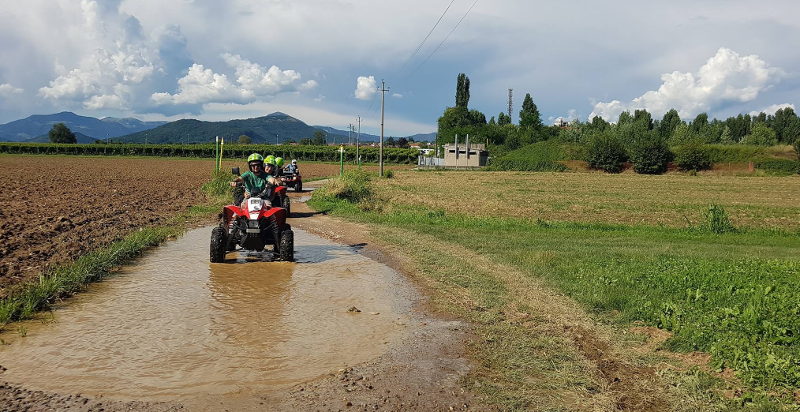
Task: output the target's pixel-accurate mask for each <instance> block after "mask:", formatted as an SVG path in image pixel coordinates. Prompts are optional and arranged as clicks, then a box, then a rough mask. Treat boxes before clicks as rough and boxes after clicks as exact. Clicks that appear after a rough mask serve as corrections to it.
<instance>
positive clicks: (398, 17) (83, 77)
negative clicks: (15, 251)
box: [0, 0, 800, 135]
mask: <svg viewBox="0 0 800 412" xmlns="http://www.w3.org/2000/svg"><path fill="white" fill-rule="evenodd" d="M653 3H656V2H641V1H613V2H594V1H561V2H542V1H491V2H490V1H487V0H477V1H476V0H425V1H422V0H406V1H402V2H401V1H381V0H370V1H367V0H351V1H346V0H305V1H304V0H293V1H291V0H232V1H226V2H220V1H212V0H135V1H124V0H109V1H90V0H82V1H79V0H25V1H22V0H19V1H16V0H4V1H3V7H2V8H0V39H2V42H0V123H5V122H8V121H12V120H15V119H18V118H22V117H27V116H29V115H31V114H45V113H53V112H58V111H62V110H71V111H74V112H76V113H79V114H82V115H88V116H95V117H104V116H115V117H127V116H133V117H137V118H140V119H145V120H174V119H181V118H199V119H203V120H228V119H232V118H247V117H256V116H262V115H265V114H268V113H271V112H274V111H282V112H285V113H288V114H290V115H293V116H295V117H298V118H300V119H301V120H303V121H305V122H307V123H310V124H319V125H326V126H333V127H337V128H341V129H345V128H346V127H347V125H348V124H349V123H355V121H356V116H358V115H360V116H361V118H362V131H365V132H368V133H377V132H378V131H379V123H380V111H379V106H380V104H379V94H377V93H375V90H376V89H375V87H376V86H378V85H379V84H380V81H381V79H385V81H386V83H387V85H388V86H389V88H390V91H389V93H387V95H386V107H387V110H386V133H387V135H409V134H414V133H427V132H431V131H435V129H436V119H437V118H438V116H439V115H440V114H441V113H442V110H443V109H444V107H446V106H448V105H453V103H454V96H455V83H456V76H457V74H458V73H460V72H464V73H467V75H468V76H469V78H470V81H471V99H470V107H471V108H475V109H478V110H481V111H483V112H484V113H485V114H486V115H487V117H489V116H492V115H496V114H497V113H499V112H500V111H505V110H506V100H507V89H509V88H513V89H514V96H515V98H514V111H515V112H517V111H518V110H519V107H520V105H521V102H522V97H523V96H524V95H525V93H531V94H532V96H533V98H534V102H535V103H536V104H537V105H538V107H539V110H540V112H541V113H542V115H543V118H544V119H543V120H545V122H548V121H549V120H550V119H552V118H555V117H577V118H580V119H581V120H586V119H587V118H589V116H591V115H600V116H603V117H606V118H609V119H612V120H613V119H615V118H616V116H618V114H619V112H620V111H622V110H632V109H636V108H646V109H648V110H650V111H651V112H653V113H654V114H655V115H656V116H661V115H663V113H664V112H665V111H666V110H668V109H669V108H672V107H674V108H676V109H678V110H679V112H680V113H681V115H682V117H693V116H694V115H696V114H698V113H700V112H702V111H705V112H708V113H709V114H710V115H711V116H715V117H726V116H729V115H732V114H736V113H750V112H757V111H761V110H768V111H774V110H775V109H776V108H778V107H784V106H787V105H790V106H792V107H795V105H798V104H800V98H799V97H800V76H798V74H800V73H798V69H797V68H798V67H800V53H797V50H798V49H800V20H798V19H797V18H796V17H797V16H798V15H800V2H797V1H788V0H787V1H766V2H762V3H758V4H754V3H752V2H745V1H735V0H733V1H732V0H727V1H721V0H720V1H713V0H695V1H671V2H660V3H665V4H653ZM666 3H668V4H666ZM473 5H474V7H473V8H472V10H471V11H470V12H469V14H467V15H466V17H464V16H465V14H466V12H467V10H468V9H469V8H470V7H471V6H473ZM448 7H449V8H448ZM445 9H447V12H446V13H444V15H443V17H442V18H441V22H440V23H439V24H438V26H437V27H436V29H435V30H434V31H433V32H432V33H431V35H430V37H429V38H428V40H427V41H426V42H424V43H423V44H422V47H420V49H419V51H418V52H417V53H415V50H416V49H417V48H418V46H419V45H420V43H421V42H422V40H423V38H425V36H426V35H427V34H428V32H429V31H430V30H431V28H433V27H434V24H435V23H436V22H437V20H438V19H439V18H440V17H441V16H442V13H443V12H444V11H445ZM462 18H463V21H462V22H461V23H460V25H459V26H458V28H457V29H456V30H455V31H452V30H453V28H454V27H455V26H456V24H457V23H458V21H459V20H461V19H462ZM451 31H452V34H450V35H449V37H447V36H448V33H451ZM445 38H446V41H444V42H443V40H445ZM442 42H443V43H442ZM440 44H441V47H439V48H438V49H437V46H439V45H440ZM359 86H360V87H359ZM514 117H515V120H516V115H515V116H514Z"/></svg>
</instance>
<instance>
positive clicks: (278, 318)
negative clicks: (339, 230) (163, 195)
mask: <svg viewBox="0 0 800 412" xmlns="http://www.w3.org/2000/svg"><path fill="white" fill-rule="evenodd" d="M210 231H211V228H204V229H197V230H193V231H190V232H188V233H186V235H184V236H183V237H182V238H180V239H178V240H176V241H173V242H169V243H167V244H166V245H164V246H162V247H159V248H157V249H156V250H154V251H152V252H151V253H148V254H147V255H146V256H144V257H142V258H141V259H139V260H138V261H137V262H135V264H134V265H132V266H128V267H124V268H122V269H121V270H120V273H118V274H117V275H116V276H113V277H111V278H109V279H107V280H105V281H103V282H100V283H97V284H94V285H91V287H90V288H89V290H88V291H87V292H85V293H82V294H79V295H77V296H76V297H75V298H73V299H70V300H69V302H68V304H65V305H62V306H60V307H58V308H57V309H56V310H55V311H54V312H52V313H51V314H50V315H46V316H43V317H42V319H39V320H36V321H28V322H24V323H21V324H18V326H17V325H15V326H13V327H12V329H11V330H10V331H7V332H5V333H4V334H3V335H0V338H3V340H4V341H5V343H6V345H2V346H0V365H2V366H4V367H5V368H7V369H8V370H7V371H5V372H3V373H2V374H0V378H2V380H6V381H9V382H13V383H19V384H24V385H25V386H26V387H28V388H31V389H37V390H46V391H54V392H61V393H78V392H79V393H83V394H88V395H95V396H97V395H103V396H106V397H110V398H115V399H139V400H147V399H152V400H181V399H187V398H192V397H195V396H196V395H200V394H203V395H206V394H210V395H215V394H216V395H222V394H236V395H242V394H243V393H262V392H265V391H270V390H276V389H284V388H286V386H288V385H292V384H296V383H299V382H304V381H308V380H312V379H314V378H317V377H320V376H323V375H326V374H328V373H331V372H335V371H336V370H338V369H339V368H342V367H345V366H347V365H354V364H357V363H360V362H364V361H368V360H371V359H374V358H376V357H378V356H379V355H381V354H382V353H384V352H385V351H386V350H387V349H388V347H389V346H390V345H391V344H392V343H393V342H396V341H398V340H399V339H401V338H402V337H403V336H404V335H405V333H406V331H407V330H408V328H409V327H410V326H409V324H410V323H412V322H414V321H413V320H412V318H411V315H410V313H411V308H410V300H409V296H412V295H413V292H412V291H411V289H410V288H409V286H408V285H407V284H406V283H404V282H403V280H402V279H401V278H400V277H399V275H397V274H396V273H395V272H394V271H392V270H391V269H390V268H388V267H386V266H384V265H382V264H380V263H377V262H375V261H373V260H370V259H368V258H366V257H364V256H361V255H359V254H357V253H356V252H355V250H354V249H353V248H351V247H347V246H342V245H338V244H336V243H332V242H330V241H327V240H325V239H322V238H319V237H316V236H313V235H311V234H309V233H307V232H303V231H300V230H295V249H296V254H295V257H296V259H297V262H296V263H285V262H264V261H261V260H262V258H263V257H264V256H261V255H245V254H243V253H240V252H235V253H230V254H229V255H228V261H227V262H226V263H219V264H211V263H209V262H208V242H209V237H210ZM353 306H355V307H356V308H358V309H359V310H360V311H361V312H351V311H348V309H349V308H351V307H353ZM23 335H24V336H23Z"/></svg>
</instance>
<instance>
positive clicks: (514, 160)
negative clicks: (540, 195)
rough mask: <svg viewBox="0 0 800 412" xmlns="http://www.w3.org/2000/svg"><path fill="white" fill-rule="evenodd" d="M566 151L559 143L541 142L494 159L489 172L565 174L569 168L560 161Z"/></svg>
mask: <svg viewBox="0 0 800 412" xmlns="http://www.w3.org/2000/svg"><path fill="white" fill-rule="evenodd" d="M563 158H564V150H563V149H562V148H561V147H560V145H559V144H557V143H551V142H539V143H534V144H531V145H528V146H525V147H522V148H520V149H517V150H513V151H511V152H508V153H507V154H506V155H504V156H502V157H499V158H497V159H492V161H491V163H490V164H489V167H488V169H489V170H519V171H527V172H563V171H564V170H567V167H566V166H564V165H563V164H561V163H558V161H559V160H562V159H563Z"/></svg>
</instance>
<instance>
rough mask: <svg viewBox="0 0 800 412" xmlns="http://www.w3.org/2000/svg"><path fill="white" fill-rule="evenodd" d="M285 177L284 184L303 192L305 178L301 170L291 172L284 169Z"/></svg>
mask: <svg viewBox="0 0 800 412" xmlns="http://www.w3.org/2000/svg"><path fill="white" fill-rule="evenodd" d="M281 177H283V179H284V184H285V185H286V186H287V187H291V188H292V189H294V191H295V192H302V191H303V179H302V177H301V176H300V172H299V171H298V172H290V171H288V170H286V169H284V171H283V175H281Z"/></svg>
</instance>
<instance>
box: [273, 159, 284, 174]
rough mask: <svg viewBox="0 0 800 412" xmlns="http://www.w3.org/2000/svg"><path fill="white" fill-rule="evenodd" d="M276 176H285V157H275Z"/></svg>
mask: <svg viewBox="0 0 800 412" xmlns="http://www.w3.org/2000/svg"><path fill="white" fill-rule="evenodd" d="M275 176H278V177H280V176H283V158H282V157H276V158H275Z"/></svg>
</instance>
